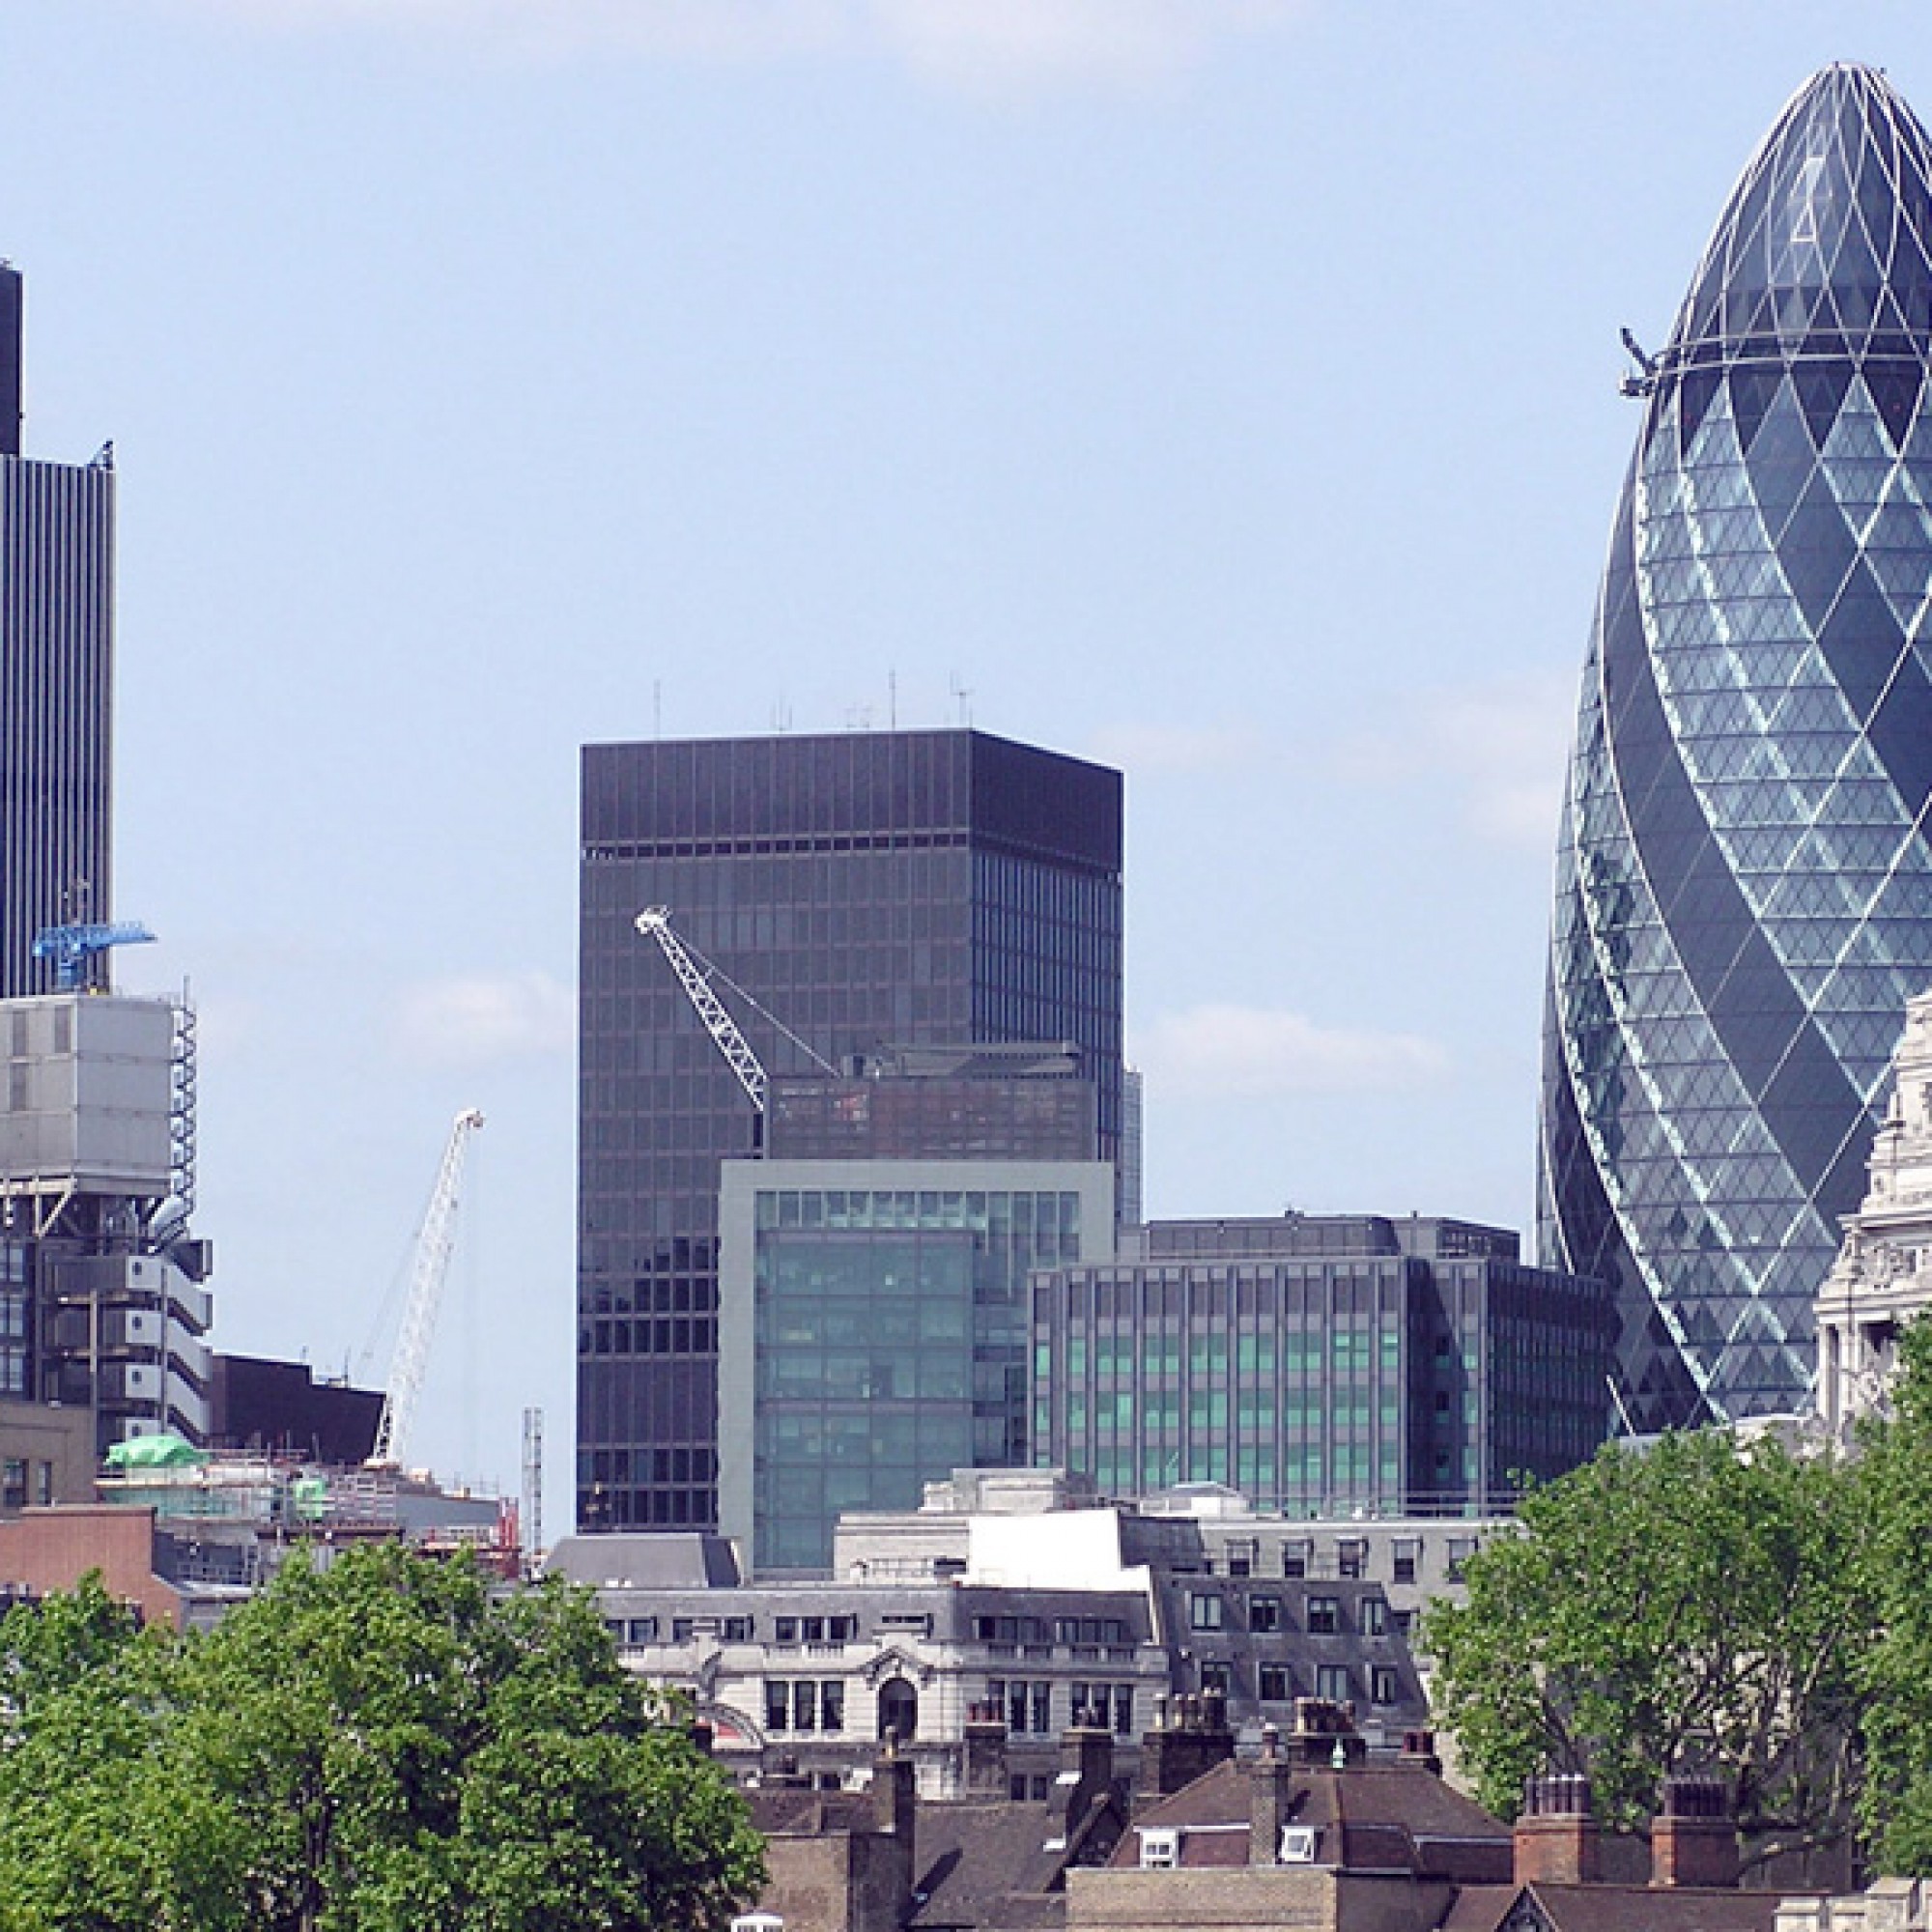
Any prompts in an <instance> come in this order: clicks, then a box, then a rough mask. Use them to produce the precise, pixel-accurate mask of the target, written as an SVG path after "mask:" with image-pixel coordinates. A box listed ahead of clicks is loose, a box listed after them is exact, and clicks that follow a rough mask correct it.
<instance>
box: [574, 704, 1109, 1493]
mask: <svg viewBox="0 0 1932 1932" xmlns="http://www.w3.org/2000/svg"><path fill="white" fill-rule="evenodd" d="M658 905H662V906H668V908H669V909H670V912H671V917H672V922H673V924H674V926H675V929H676V930H677V931H678V932H679V933H680V934H681V935H682V936H683V938H684V939H685V940H686V941H687V942H688V943H689V944H691V945H692V946H694V947H696V949H697V950H698V951H699V952H701V953H702V954H704V955H705V956H706V957H707V958H709V959H710V960H712V961H713V962H715V964H716V965H717V966H718V967H719V968H721V969H722V971H723V972H724V973H725V975H728V977H729V979H730V980H732V981H735V982H736V985H737V986H738V987H739V988H742V989H743V991H744V992H745V993H748V994H750V995H751V996H752V1000H754V1001H755V1002H756V1003H757V1005H756V1007H753V1005H751V1004H750V1003H749V1002H748V1001H746V1000H745V999H743V998H742V997H740V996H739V995H738V994H737V993H735V992H733V991H732V990H731V989H730V988H729V987H726V986H724V985H722V984H721V985H720V986H719V991H720V992H721V994H722V995H723V997H724V998H725V1002H726V1003H727V1005H729V1006H730V1007H731V1008H732V1009H733V1011H734V1014H735V1016H736V1018H737V1019H738V1021H739V1023H740V1025H741V1026H743V1028H744V1030H745V1032H746V1034H747V1036H748V1037H750V1039H751V1041H752V1043H753V1047H754V1048H755V1050H756V1052H757V1054H758V1056H759V1058H760V1059H761V1060H762V1061H763V1063H764V1065H766V1067H767V1068H768V1069H769V1071H770V1072H771V1073H773V1074H774V1075H782V1074H804V1073H810V1072H811V1071H813V1070H814V1066H813V1062H812V1060H811V1058H810V1055H808V1054H807V1053H805V1052H804V1051H802V1050H801V1049H800V1048H799V1047H798V1046H797V1045H795V1044H794V1043H793V1041H792V1040H791V1039H790V1038H788V1037H786V1032H785V1031H784V1030H785V1029H788V1030H789V1031H790V1033H791V1034H795V1035H797V1036H798V1037H800V1038H802V1039H804V1040H805V1041H808V1042H809V1043H810V1047H811V1049H812V1051H813V1052H814V1053H816V1054H818V1055H820V1056H822V1057H823V1058H824V1059H825V1060H826V1061H828V1062H830V1063H832V1064H833V1065H843V1064H844V1063H845V1062H846V1061H847V1059H848V1058H849V1057H850V1056H853V1055H856V1054H860V1053H863V1052H865V1051H867V1049H871V1048H875V1047H877V1046H878V1045H880V1044H881V1043H882V1042H897V1043H904V1044H910V1045H951V1044H959V1043H965V1042H969V1041H974V1042H982V1043H983V1042H999V1041H1013V1040H1065V1041H1071V1042H1073V1043H1074V1044H1075V1045H1077V1046H1078V1047H1079V1049H1080V1054H1081V1060H1082V1067H1083V1071H1084V1072H1085V1074H1086V1075H1087V1077H1088V1078H1090V1079H1092V1080H1093V1082H1094V1086H1095V1088H1096V1090H1097V1099H1098V1112H1099V1151H1100V1153H1101V1155H1102V1157H1103V1158H1106V1159H1113V1158H1115V1157H1116V1156H1117V1155H1118V1153H1119V1151H1120V1142H1121V1127H1122V1067H1121V1006H1122V977H1121V937H1122V934H1121V780H1120V775H1119V774H1118V773H1116V772H1112V771H1108V770H1105V769H1104V768H1102V767H1100V766H1097V765H1091V764H1086V763H1083V762H1081V761H1080V760H1078V759H1074V758H1067V757H1062V756H1060V755H1058V754H1056V753H1050V752H1043V751H1038V750H1036V749H1034V748H1032V747H1030V746H1025V745H1017V744H1012V743H1009V741H1007V740H1005V739H1001V738H994V737H990V736H988V735H986V734H985V733H983V732H979V731H968V730H954V731H899V732H878V733H873V732H849V733H845V734H843V735H840V736H838V737H819V738H813V737H775V738H758V739H723V740H716V741H711V742H700V743H671V744H664V743H657V744H642V745H593V746H589V747H587V748H586V749H585V751H584V753H583V797H582V934H581V940H582V944H581V954H580V974H581V1001H582V1005H581V1015H580V1028H581V1031H580V1066H579V1080H580V1125H579V1152H578V1159H579V1183H578V1302H579V1315H580V1321H579V1344H578V1346H579V1365H578V1408H577V1440H578V1457H579V1468H578V1515H579V1520H580V1521H581V1522H582V1524H583V1525H584V1526H585V1527H586V1528H611V1529H614V1528H625V1527H633V1526H644V1527H655V1526H662V1525H677V1526H684V1525H710V1524H713V1523H715V1522H716V1520H717V1515H718V1488H717V1481H718V1420H717V1418H718V1189H719V1163H720V1161H721V1160H723V1159H725V1158H729V1157H733V1156H743V1155H746V1154H748V1153H751V1152H752V1151H754V1148H755V1146H756V1126H757V1122H756V1120H755V1117H754V1115H753V1109H752V1107H751V1105H750V1103H749V1102H748V1100H747V1098H746V1095H745V1094H744V1092H743V1090H742V1089H741V1088H740V1086H739V1084H738V1082H737V1080H736V1078H735V1077H734V1076H733V1074H732V1072H731V1070H730V1068H729V1066H728V1065H726V1064H725V1060H724V1059H723V1058H722V1056H721V1055H720V1054H719V1051H718V1049H717V1047H716V1046H714V1045H713V1043H712V1041H711V1039H710V1037H708V1036H707V1034H706V1033H705V1031H704V1029H703V1028H702V1026H701V1025H700V1024H699V1023H698V1020H697V1018H696V1013H695V1012H694V1011H693V1009H692V1008H691V1005H690V1003H689V1002H688V1001H687V999H686V997H685V995H684V993H683V992H682V990H681V989H680V988H679V986H678V984H677V982H676V980H675V979H674V978H673V976H672V974H671V971H670V969H669V967H668V964H667V962H666V960H665V958H664V955H663V954H662V953H661V952H660V951H659V950H658V948H657V946H656V945H654V944H653V943H652V942H651V940H649V939H648V938H646V937H643V936H641V935H640V934H639V932H638V931H637V929H636V927H635V924H634V922H635V920H636V918H637V915H638V914H639V912H640V911H641V910H643V909H644V908H645V907H648V906H658ZM759 1008H762V1009H764V1011H763V1012H760V1011H759V1010H758V1009H759ZM767 1015H769V1016H771V1017H767ZM774 1021H776V1022H777V1023H774Z"/></svg>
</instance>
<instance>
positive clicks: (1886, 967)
mask: <svg viewBox="0 0 1932 1932" xmlns="http://www.w3.org/2000/svg"><path fill="white" fill-rule="evenodd" d="M1928 360H1932V143H1929V142H1928V140H1927V137H1926V133H1925V130H1924V128H1921V127H1920V126H1919V124H1918V121H1917V120H1916V119H1914V117H1913V115H1912V113H1911V111H1910V110H1909V109H1908V108H1907V107H1906V105H1905V103H1904V102H1903V101H1902V100H1901V99H1899V98H1898V96H1897V95H1896V94H1894V93H1893V92H1892V90H1891V88H1890V87H1889V85H1888V84H1887V82H1886V80H1885V78H1884V77H1883V75H1881V74H1879V73H1876V72H1874V71H1871V70H1869V69H1864V68H1857V67H1833V68H1829V69H1827V70H1826V71H1824V72H1822V73H1820V74H1818V75H1817V76H1816V77H1815V78H1814V79H1812V80H1811V81H1810V82H1809V83H1808V84H1807V85H1806V86H1805V87H1804V88H1803V89H1802V90H1801V91H1800V93H1799V94H1798V95H1797V97H1796V98H1795V99H1793V100H1792V102H1791V103H1790V105H1789V106H1788V107H1787V108H1786V109H1785V110H1784V113H1783V115H1782V116H1781V117H1780V118H1779V120H1778V121H1777V123H1776V126H1775V127H1774V128H1773V129H1772V131H1771V133H1770V135H1769V136H1768V137H1767V139H1766V141H1765V143H1764V145H1763V147H1762V148H1760V149H1759V151H1758V153H1757V155H1756V156H1754V157H1753V158H1752V160H1751V162H1750V163H1749V165H1748V166H1747V169H1746V170H1745V174H1744V177H1743V179H1742V181H1741V182H1740V183H1739V184H1738V186H1737V188H1736V190H1735V191H1734V192H1733V194H1732V196H1731V200H1730V202H1729V205H1728V206H1727V207H1726V208H1725V210H1724V212H1723V214H1722V216H1721V218H1720V219H1719V223H1718V228H1717V232H1716V234H1715V235H1714V236H1713V238H1712V240H1711V243H1710V245H1709V247H1708V248H1707V249H1706V250H1705V253H1704V258H1703V261H1702V262H1701V264H1700V265H1699V267H1698V269H1697V272H1696V275H1695V277H1694V278H1693V280H1692V282H1691V286H1690V296H1689V297H1688V298H1687V299H1686V301H1685V303H1684V307H1683V309H1682V311H1681V313H1680V314H1679V316H1678V319H1677V324H1676V327H1675V328H1674V329H1673V330H1672V332H1671V335H1670V338H1669V340H1668V342H1667V343H1666V344H1665V345H1664V347H1663V349H1662V352H1661V353H1660V354H1659V355H1657V356H1656V357H1655V358H1654V359H1653V360H1647V361H1644V362H1643V363H1642V367H1641V373H1640V374H1637V375H1634V377H1633V379H1632V381H1631V382H1630V384H1628V387H1629V389H1630V390H1631V391H1632V393H1633V394H1634V395H1635V396H1637V397H1638V399H1639V400H1640V403H1641V408H1642V422H1641V426H1640V428H1639V430H1638V433H1637V445H1636V453H1635V456H1634V460H1633V463H1632V467H1631V472H1630V477H1629V480H1628V482H1627V484H1626V485H1625V489H1624V494H1623V500H1622V502H1621V504H1620V505H1619V508H1618V511H1617V516H1616V520H1615V524H1614V527H1613V529H1612V533H1611V539H1610V554H1609V560H1608V565H1607V568H1606V570H1605V579H1604V586H1603V593H1602V598H1601V602H1600V604H1599V607H1598V611H1597V622H1596V629H1595V634H1594V636H1593V638H1592V640H1591V644H1590V651H1589V656H1588V659H1587V661H1586V664H1585V668H1584V675H1583V696H1582V703H1581V707H1580V711H1579V714H1578V721H1577V743H1576V749H1575V753H1574V757H1573V762H1572V766H1571V775H1570V786H1569V797H1568V803H1567V807H1566V810H1565V813H1564V820H1563V829H1562V834H1561V838H1560V843H1559V852H1558V881H1557V895H1556V913H1555V922H1554V929H1553V938H1552V951H1551V964H1550V978H1549V1008H1548V1028H1547V1034H1546V1049H1545V1060H1544V1067H1545V1078H1544V1108H1543V1126H1542V1136H1541V1139H1542V1146H1541V1153H1542V1161H1541V1168H1542V1178H1541V1200H1540V1217H1539V1218H1540V1226H1541V1247H1542V1259H1543V1261H1544V1262H1545V1264H1547V1265H1553V1266H1558V1267H1563V1268H1567V1269H1571V1270H1574V1271H1576V1272H1577V1273H1580V1274H1587V1275H1599V1276H1607V1277H1611V1278H1613V1279H1614V1281H1615V1282H1616V1285H1617V1288H1618V1291H1619V1300H1620V1306H1621V1311H1622V1316H1623V1337H1622V1343H1621V1390H1622V1394H1623V1396H1624V1399H1625V1401H1626V1403H1627V1404H1628V1406H1629V1407H1630V1409H1631V1412H1632V1415H1633V1419H1634V1421H1635V1422H1636V1423H1637V1424H1638V1425H1639V1426H1641V1427H1657V1426H1661V1425H1663V1424H1671V1423H1680V1424H1681V1423H1690V1422H1696V1421H1701V1420H1704V1419H1707V1418H1712V1417H1716V1418H1720V1419H1721V1418H1727V1417H1734V1416H1741V1415H1749V1414H1754V1413H1765V1412H1770V1411H1776V1410H1781V1409H1790V1408H1793V1407H1796V1406H1800V1405H1801V1404H1802V1403H1803V1401H1804V1396H1805V1392H1806V1389H1807V1386H1808V1383H1809V1379H1810V1375H1811V1366H1812V1298H1813V1296H1814V1295H1815V1294H1816V1293H1817V1292H1818V1289H1819V1287H1820V1285H1821V1284H1822V1283H1823V1281H1824V1279H1825V1275H1826V1273H1827V1270H1828V1269H1829V1268H1830V1266H1831V1263H1832V1260H1833V1255H1834V1254H1835V1253H1836V1250H1837V1246H1838V1236H1839V1227H1838V1223H1839V1217H1840V1216H1842V1215H1844V1214H1847V1213H1850V1212H1851V1211H1852V1210H1853V1209H1854V1208H1857V1206H1858V1205H1859V1199H1860V1195H1861V1188H1862V1184H1863V1175H1864V1163H1865V1155H1866V1152H1867V1151H1868V1149H1869V1146H1870V1143H1871V1137H1872V1133H1873V1130H1874V1127H1875V1124H1876V1121H1877V1112H1876V1108H1877V1103H1878V1101H1879V1098H1880V1095H1881V1092H1882V1089H1883V1087H1884V1085H1885V1081H1886V1077H1887V1065H1888V1058H1889V1054H1890V1052H1891V1049H1892V1047H1893V1045H1894V1044H1895V1043H1896V1041H1897V1039H1898V1037H1899V1033H1900V1031H1901V1028H1902V1026H1903V1022H1904V1011H1905V1003H1906V1000H1907V998H1908V997H1909V996H1910V995H1912V994H1914V993H1917V992H1919V991H1922V990H1923V989H1924V988H1925V987H1926V986H1927V985H1928V984H1932V840H1928V838H1927V833H1926V816H1927V808H1928V805H1932V602H1928V597H1932V387H1928V385H1927V383H1926V380H1925V378H1926V371H1927V364H1928Z"/></svg>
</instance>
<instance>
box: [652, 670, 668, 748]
mask: <svg viewBox="0 0 1932 1932" xmlns="http://www.w3.org/2000/svg"><path fill="white" fill-rule="evenodd" d="M664 734H665V688H664V679H663V678H661V677H654V678H652V679H651V736H652V737H653V738H662V737H663V736H664Z"/></svg>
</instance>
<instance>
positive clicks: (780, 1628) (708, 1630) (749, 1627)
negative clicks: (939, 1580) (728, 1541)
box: [605, 1616, 931, 1644]
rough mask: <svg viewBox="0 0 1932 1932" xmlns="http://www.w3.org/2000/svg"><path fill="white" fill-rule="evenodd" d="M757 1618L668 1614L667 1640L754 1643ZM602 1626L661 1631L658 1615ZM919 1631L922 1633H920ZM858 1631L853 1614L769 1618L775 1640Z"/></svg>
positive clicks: (618, 1634) (826, 1639)
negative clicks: (706, 1638) (710, 1638)
mask: <svg viewBox="0 0 1932 1932" xmlns="http://www.w3.org/2000/svg"><path fill="white" fill-rule="evenodd" d="M757 1621H758V1620H757V1619H756V1618H755V1617H751V1616H735V1617H725V1616H718V1617H672V1618H671V1620H670V1640H671V1642H672V1643H690V1642H691V1641H692V1640H693V1639H694V1638H695V1637H697V1636H700V1635H701V1636H715V1637H717V1638H718V1640H719V1641H720V1642H721V1643H754V1642H756V1641H757ZM919 1622H920V1623H921V1624H923V1625H925V1626H927V1627H928V1628H929V1626H930V1624H931V1619H930V1618H929V1617H922V1618H920V1619H919ZM605 1625H606V1628H607V1629H608V1630H609V1631H610V1633H611V1635H612V1636H614V1637H615V1638H616V1639H617V1641H618V1642H619V1643H627V1644H642V1643H656V1642H657V1641H658V1640H659V1638H660V1636H661V1634H662V1632H663V1629H664V1625H663V1620H662V1619H661V1618H658V1617H609V1618H606V1619H605ZM905 1626H906V1620H905V1619H904V1618H903V1617H900V1618H896V1619H895V1620H894V1628H895V1630H903V1629H904V1628H905ZM858 1634H859V1619H858V1618H857V1617H850V1616H845V1617H774V1618H773V1619H772V1632H771V1640H772V1642H774V1643H777V1644H789V1643H850V1642H851V1641H852V1640H853V1639H854V1638H855V1637H857V1636H858ZM922 1634H925V1633H922Z"/></svg>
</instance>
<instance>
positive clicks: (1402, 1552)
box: [1394, 1537, 1419, 1583]
mask: <svg viewBox="0 0 1932 1932" xmlns="http://www.w3.org/2000/svg"><path fill="white" fill-rule="evenodd" d="M1418 1547H1419V1546H1417V1545H1416V1544H1415V1543H1413V1542H1411V1541H1410V1540H1409V1539H1407V1538H1406V1537H1404V1538H1399V1539H1398V1540H1397V1543H1396V1546H1395V1565H1394V1577H1395V1580H1396V1581H1397V1582H1398V1583H1413V1582H1414V1581H1415V1559H1416V1553H1417V1549H1418Z"/></svg>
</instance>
